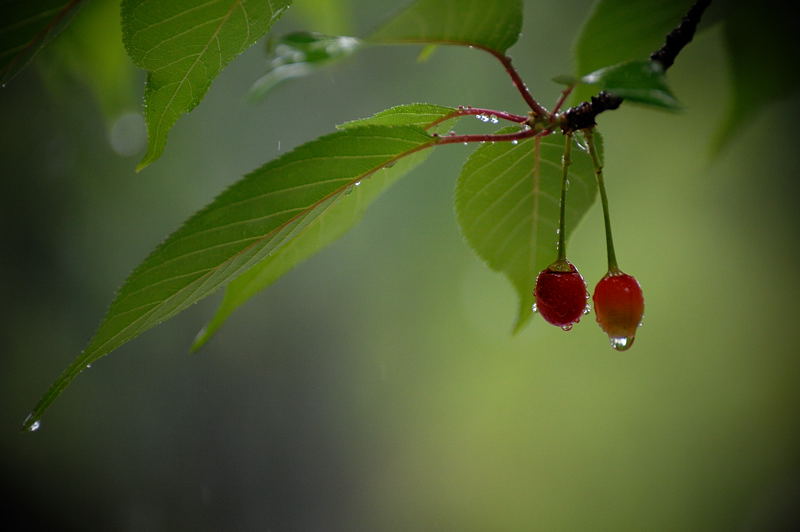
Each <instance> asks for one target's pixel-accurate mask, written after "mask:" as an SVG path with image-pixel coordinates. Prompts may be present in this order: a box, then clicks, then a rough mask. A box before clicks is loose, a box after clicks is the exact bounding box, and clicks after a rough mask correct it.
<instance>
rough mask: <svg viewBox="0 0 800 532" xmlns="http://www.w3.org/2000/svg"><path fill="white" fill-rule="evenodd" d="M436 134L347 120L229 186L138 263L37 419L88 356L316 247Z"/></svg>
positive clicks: (348, 220) (97, 354)
mask: <svg viewBox="0 0 800 532" xmlns="http://www.w3.org/2000/svg"><path fill="white" fill-rule="evenodd" d="M435 142H436V138H435V137H432V136H430V135H429V134H428V133H426V132H425V131H424V130H423V129H421V128H419V127H415V126H398V127H394V126H383V125H368V126H364V127H352V128H347V129H344V130H341V131H338V132H336V133H333V134H330V135H327V136H325V137H321V138H319V139H317V140H314V141H311V142H309V143H307V144H304V145H303V146H300V147H299V148H297V149H295V150H294V151H292V152H290V153H287V154H286V155H284V156H283V157H280V158H279V159H276V160H274V161H272V162H270V163H267V164H266V165H264V166H262V167H261V168H259V169H258V170H256V171H254V172H252V173H251V174H249V175H248V176H246V177H245V178H244V179H242V180H241V181H239V182H238V183H236V184H234V185H233V186H231V187H230V188H229V189H228V190H226V191H225V192H224V193H222V194H221V195H220V196H219V197H218V198H217V199H215V200H214V201H213V202H212V203H211V204H210V205H208V206H207V207H206V208H204V209H202V210H201V211H200V212H198V213H197V214H195V215H194V216H193V217H192V218H190V219H189V220H188V221H187V222H186V223H185V224H184V225H183V227H181V228H180V229H179V230H177V231H176V232H175V233H173V234H172V235H171V236H170V237H169V238H168V239H167V240H166V241H165V242H164V243H162V244H161V245H160V246H158V248H156V250H155V251H154V252H153V253H152V254H151V255H150V256H149V257H148V258H147V259H146V260H145V261H144V262H143V263H142V264H141V265H139V267H138V268H136V270H134V272H133V273H132V274H131V276H130V277H129V278H128V280H127V281H126V282H125V284H124V285H123V286H122V288H121V289H120V291H119V293H118V294H117V297H116V299H115V300H114V302H113V303H112V304H111V307H110V308H109V310H108V313H107V314H106V317H105V319H104V320H103V322H102V324H101V325H100V328H99V329H98V331H97V332H96V333H95V335H94V337H93V338H92V340H91V341H90V342H89V345H88V346H87V348H86V349H85V350H84V351H83V353H81V354H80V355H79V356H78V357H77V358H76V359H75V360H74V361H73V362H72V364H70V366H69V367H68V368H67V369H66V370H65V372H64V373H63V374H62V375H61V376H60V377H59V378H58V380H57V381H56V382H55V383H54V384H53V386H52V387H51V388H50V390H49V391H48V392H47V393H46V394H45V395H44V396H43V397H42V399H41V400H40V402H39V404H38V405H37V406H36V408H35V409H34V411H33V413H32V417H31V419H30V422H31V423H32V422H33V421H35V420H37V419H38V418H39V417H40V416H41V414H42V412H44V410H45V409H46V408H47V407H48V406H49V405H50V404H51V403H52V402H53V401H54V400H55V398H56V397H57V396H58V395H59V394H60V393H61V391H62V390H63V389H64V388H65V387H66V386H67V385H68V384H69V383H70V382H71V381H72V380H73V379H74V378H75V377H76V376H77V375H78V374H79V373H80V372H81V371H83V369H84V368H85V367H86V366H87V365H88V364H91V363H92V362H93V361H95V360H97V359H99V358H100V357H102V356H104V355H106V354H108V353H109V352H111V351H113V350H114V349H116V348H117V347H119V346H121V345H123V344H124V343H126V342H128V341H129V340H131V339H133V338H135V337H136V336H138V335H140V334H141V333H143V332H144V331H146V330H148V329H150V328H151V327H153V326H155V325H157V324H159V323H161V322H163V321H164V320H166V319H169V318H171V317H172V316H174V315H175V314H177V313H179V312H181V311H182V310H184V309H185V308H187V307H188V306H190V305H192V304H193V303H195V302H197V301H199V300H200V299H202V298H204V297H206V296H207V295H209V294H211V293H212V292H214V291H215V290H216V289H217V288H219V287H220V286H222V285H224V284H226V283H228V282H229V281H231V280H232V279H234V278H236V277H237V276H239V275H241V274H242V273H244V272H245V271H246V270H247V269H249V268H251V267H252V266H254V265H257V264H258V265H260V267H259V270H257V272H259V273H261V274H262V275H263V276H265V277H270V276H275V275H280V274H282V273H284V272H285V271H287V270H288V269H289V268H290V267H291V266H292V265H294V264H295V263H297V262H298V261H300V260H302V259H303V258H305V257H307V256H308V255H310V254H312V253H313V252H315V251H317V250H319V249H320V248H321V247H322V246H323V245H325V244H326V243H328V242H329V241H331V240H332V239H334V238H335V237H337V236H338V235H340V234H341V233H343V232H344V230H346V229H347V227H349V226H350V225H352V224H353V223H354V222H355V221H356V220H357V218H358V216H359V212H360V211H361V210H363V208H364V207H365V205H366V203H367V202H368V201H369V200H371V199H373V198H374V197H375V196H376V195H377V194H378V192H380V190H382V189H383V188H385V187H386V186H388V185H389V184H390V183H391V182H392V181H394V180H395V179H396V178H397V177H399V175H400V173H401V172H402V171H403V170H408V169H410V167H411V166H413V164H414V163H415V160H414V159H409V160H408V161H403V162H402V164H401V163H400V161H399V160H400V159H402V158H403V157H405V156H410V155H413V154H415V153H417V152H419V151H420V150H422V149H424V148H427V147H429V146H432V145H433V144H434V143H435ZM416 162H418V161H416ZM395 166H396V167H397V169H396V170H395ZM362 187H363V190H364V192H361V190H362ZM251 281H252V278H251ZM256 281H257V282H263V279H257V280H256Z"/></svg>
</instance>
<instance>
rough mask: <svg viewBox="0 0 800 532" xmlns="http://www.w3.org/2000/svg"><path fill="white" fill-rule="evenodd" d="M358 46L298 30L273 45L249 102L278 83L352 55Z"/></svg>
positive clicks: (348, 40) (352, 39)
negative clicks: (265, 71)
mask: <svg viewBox="0 0 800 532" xmlns="http://www.w3.org/2000/svg"><path fill="white" fill-rule="evenodd" d="M360 46H361V41H360V40H359V39H356V38H355V37H344V36H339V37H337V36H331V35H323V34H321V33H311V32H307V31H299V32H295V33H290V34H288V35H284V36H283V37H281V39H280V40H279V41H278V42H277V43H276V44H275V46H274V49H273V52H272V58H271V59H270V62H269V67H268V69H267V73H266V74H264V75H263V76H261V78H259V79H258V80H257V81H256V82H255V83H254V84H253V87H252V88H251V89H250V94H249V96H250V98H251V99H260V98H263V97H264V96H265V95H266V94H267V93H268V92H269V91H270V90H272V89H273V88H274V87H276V86H277V85H278V84H279V83H280V82H282V81H285V80H287V79H291V78H299V77H302V76H306V75H308V74H310V73H312V72H315V71H316V70H317V69H318V68H320V67H322V66H325V65H327V64H330V63H332V62H334V61H337V60H339V59H343V58H345V57H348V56H350V55H352V54H353V52H355V51H356V50H357V49H358V48H359V47H360Z"/></svg>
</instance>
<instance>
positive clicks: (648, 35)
mask: <svg viewBox="0 0 800 532" xmlns="http://www.w3.org/2000/svg"><path fill="white" fill-rule="evenodd" d="M693 3H694V0H598V1H597V2H595V4H594V7H593V8H592V12H591V14H590V15H589V18H588V19H587V20H586V22H585V23H584V25H583V27H582V28H581V31H580V32H579V34H578V37H577V39H576V41H575V44H574V48H573V54H574V59H575V74H576V75H577V76H578V77H580V76H583V75H585V74H588V73H590V72H594V71H596V70H599V69H601V68H604V67H607V66H610V65H616V64H618V63H623V62H625V61H630V60H633V59H647V58H648V57H650V54H651V53H652V52H654V51H656V50H657V49H659V48H660V47H661V45H662V44H664V38H665V37H666V35H667V34H668V33H669V32H670V31H672V29H673V28H675V27H676V26H677V25H678V24H679V23H680V21H681V18H682V17H683V15H685V14H686V12H687V11H688V10H689V8H690V7H691V6H692V4H693ZM592 94H593V91H592V89H591V88H589V87H578V88H577V89H576V90H575V92H573V94H572V101H583V100H586V99H588V98H589V96H591V95H592Z"/></svg>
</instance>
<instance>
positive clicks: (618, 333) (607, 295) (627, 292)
mask: <svg viewBox="0 0 800 532" xmlns="http://www.w3.org/2000/svg"><path fill="white" fill-rule="evenodd" d="M593 299H594V312H595V315H596V316H597V323H599V324H600V328H601V329H603V330H604V331H605V332H606V334H608V337H609V338H610V339H611V346H612V347H613V348H614V349H616V350H617V351H625V350H626V349H628V348H630V347H631V346H632V345H633V340H634V338H635V336H636V328H637V327H639V325H640V323H641V321H642V316H643V315H644V297H643V296H642V287H641V286H639V282H638V281H636V279H635V278H634V277H633V276H632V275H628V274H627V273H622V272H619V271H617V272H609V273H607V274H606V275H605V277H603V278H602V279H600V282H599V283H597V286H596V287H595V289H594V296H593Z"/></svg>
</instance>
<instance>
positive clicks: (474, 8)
mask: <svg viewBox="0 0 800 532" xmlns="http://www.w3.org/2000/svg"><path fill="white" fill-rule="evenodd" d="M521 28H522V2H521V0H493V1H492V2H486V1H484V0H418V1H417V2H415V3H414V4H413V5H411V6H410V7H409V8H408V9H406V10H405V11H402V12H401V13H399V14H398V15H397V16H396V17H394V18H392V19H391V20H389V22H388V23H386V25H384V26H383V27H381V28H380V29H378V31H376V32H375V33H374V34H373V35H372V36H371V37H370V40H371V41H374V42H379V43H440V44H458V45H466V46H477V47H480V48H484V49H486V50H492V51H494V52H497V53H505V51H506V50H508V49H509V48H510V47H511V46H512V45H513V44H514V43H515V42H517V38H518V37H519V32H520V29H521Z"/></svg>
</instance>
